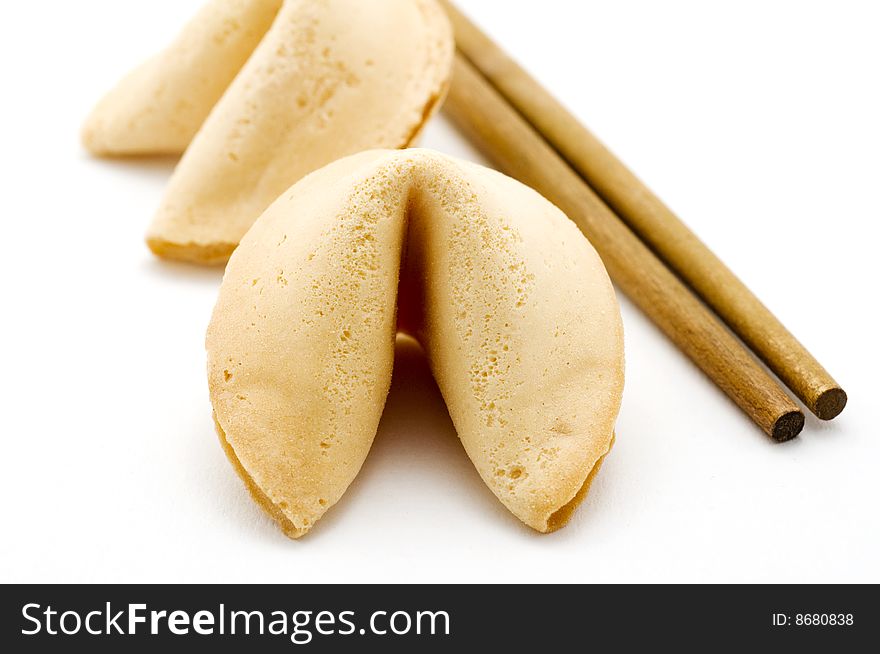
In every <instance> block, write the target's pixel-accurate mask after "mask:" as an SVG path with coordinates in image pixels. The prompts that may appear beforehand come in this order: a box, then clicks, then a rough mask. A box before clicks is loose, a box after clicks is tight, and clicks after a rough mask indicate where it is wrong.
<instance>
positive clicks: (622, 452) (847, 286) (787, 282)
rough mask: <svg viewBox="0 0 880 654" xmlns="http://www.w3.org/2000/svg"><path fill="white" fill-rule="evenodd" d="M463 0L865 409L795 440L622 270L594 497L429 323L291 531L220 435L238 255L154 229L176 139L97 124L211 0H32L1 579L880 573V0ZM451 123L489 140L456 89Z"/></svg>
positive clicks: (10, 252) (14, 50)
mask: <svg viewBox="0 0 880 654" xmlns="http://www.w3.org/2000/svg"><path fill="white" fill-rule="evenodd" d="M463 4H464V7H465V8H466V9H467V10H468V11H469V12H470V13H471V14H472V16H473V17H474V18H475V19H476V20H477V21H478V22H479V23H480V24H482V25H483V26H484V27H485V28H486V29H487V31H489V32H490V33H491V34H492V35H493V36H495V37H496V38H497V39H498V40H499V41H500V42H501V43H502V44H503V45H504V46H505V47H506V48H507V49H508V50H509V51H510V52H511V53H512V54H513V55H514V56H515V57H517V58H518V59H519V60H520V61H522V62H523V63H524V64H525V65H526V66H527V67H528V68H529V69H530V70H531V71H532V72H533V73H534V74H535V75H536V76H537V77H538V78H539V79H540V80H541V81H543V82H544V83H545V84H546V85H547V86H548V87H549V88H550V89H551V90H552V91H553V92H554V93H556V94H557V95H558V96H559V97H560V98H561V99H562V100H564V101H565V102H566V103H567V104H568V105H569V106H570V107H571V108H572V109H573V110H574V111H575V112H576V113H577V114H578V115H579V116H580V117H581V118H582V119H583V121H584V122H585V123H586V124H587V125H588V126H589V127H590V128H591V129H593V131H595V132H596V133H597V134H598V135H599V136H600V137H601V138H602V139H604V140H605V141H606V143H608V144H609V145H610V146H611V148H612V149H613V150H614V151H615V152H616V153H617V154H618V155H619V156H621V157H622V158H623V159H624V160H625V161H626V162H627V163H628V164H630V165H631V167H632V168H633V169H634V170H635V171H636V172H637V173H638V174H639V175H640V176H641V177H642V178H643V179H644V180H646V181H647V182H648V183H649V185H650V186H652V188H654V189H655V190H656V191H657V192H658V193H659V194H660V195H661V196H662V197H663V198H664V199H665V200H666V201H667V202H668V203H669V204H670V205H671V206H672V207H673V208H674V209H675V210H677V212H678V213H679V214H680V215H681V216H682V217H683V218H684V219H685V220H686V222H688V223H689V224H690V225H691V226H692V227H693V228H694V229H695V230H696V231H697V233H698V234H699V235H700V236H702V237H703V238H704V239H705V240H706V241H707V242H708V243H709V244H710V245H711V246H712V247H713V248H714V249H715V250H716V252H717V253H718V254H720V255H721V257H722V258H723V259H724V260H725V261H726V262H728V264H729V265H730V266H731V267H732V268H733V269H734V270H735V271H737V272H738V273H739V274H740V275H741V276H742V278H743V279H744V280H745V282H746V283H747V284H748V285H749V286H750V287H751V288H752V289H753V290H754V291H755V292H756V293H757V294H758V295H759V297H761V298H762V299H764V300H765V301H766V302H767V304H769V306H770V307H771V308H772V309H773V310H774V311H775V312H776V313H777V315H778V316H779V317H780V318H781V319H782V320H783V322H784V323H785V324H786V325H788V326H789V327H790V328H791V329H792V331H793V332H794V333H795V334H797V335H798V337H799V338H801V340H802V341H803V342H804V343H805V344H806V345H807V346H808V347H809V348H811V350H812V351H813V352H814V354H815V355H816V356H817V357H818V358H819V359H820V360H821V361H822V362H823V363H824V364H825V365H826V366H827V367H828V368H829V369H830V370H831V371H832V373H833V374H834V375H835V376H836V377H837V378H838V380H839V381H840V382H841V383H842V384H843V385H844V387H845V388H846V390H847V391H848V392H849V396H850V405H849V407H848V408H847V410H846V411H845V412H844V414H843V415H842V416H841V417H840V418H839V419H838V420H836V421H835V422H833V423H830V424H820V423H819V422H818V421H817V420H815V419H814V418H812V417H808V419H807V427H806V430H805V431H804V433H803V435H802V436H801V437H800V438H799V439H797V440H795V441H793V442H790V443H787V444H783V445H778V444H774V443H772V442H771V441H770V440H769V439H768V438H766V437H765V436H764V435H763V434H762V433H761V432H760V431H758V429H757V428H755V427H754V426H753V425H752V424H751V423H750V422H749V421H748V420H747V419H746V418H745V417H744V415H743V414H741V413H740V412H739V411H738V410H737V409H736V408H735V407H734V406H733V405H732V403H731V402H730V401H729V400H728V399H727V398H726V397H725V396H724V395H723V394H721V393H720V392H719V391H718V390H717V389H716V388H715V387H714V386H713V385H712V384H711V383H710V382H709V381H707V379H705V378H704V377H703V376H702V375H701V374H700V373H699V372H698V370H697V369H696V368H695V367H694V366H693V365H692V364H691V363H689V362H688V361H687V360H686V359H685V358H683V356H682V355H681V354H679V352H678V351H676V350H675V349H674V348H673V347H672V346H671V345H670V344H669V343H668V342H667V341H666V339H665V338H664V337H663V336H662V335H661V334H660V333H658V331H657V330H656V329H655V328H654V327H653V326H652V325H651V324H650V323H649V322H648V321H647V320H646V319H645V318H644V317H643V316H642V315H641V314H640V313H639V312H638V311H637V310H635V309H634V308H633V306H632V305H631V304H630V303H629V302H628V301H627V300H626V299H625V298H622V299H621V301H622V309H623V316H624V323H625V327H626V346H627V385H626V392H625V396H624V402H623V408H622V411H621V414H620V419H619V421H618V426H617V434H618V438H617V445H616V447H615V449H614V451H613V453H612V454H611V456H610V457H609V458H608V460H607V463H606V465H605V467H604V468H603V470H602V472H601V474H600V476H599V477H598V480H597V482H596V484H595V485H594V486H593V490H592V492H591V493H590V495H589V497H588V498H587V500H586V502H585V503H584V505H583V506H582V507H581V508H580V510H579V511H578V512H577V514H576V516H575V518H574V520H573V521H572V523H571V524H570V525H569V526H568V527H567V528H565V529H563V530H562V531H560V532H558V533H555V534H552V535H549V536H542V535H538V534H536V533H533V532H531V531H530V530H528V529H527V528H525V527H523V526H521V525H520V524H519V523H518V521H517V520H516V519H515V518H513V517H512V516H511V515H509V514H508V513H507V512H506V510H505V509H503V508H502V506H501V505H500V504H499V503H498V502H497V501H496V499H495V498H494V496H493V495H492V494H491V493H490V492H489V491H488V490H487V489H486V488H485V487H484V486H483V484H482V482H481V481H480V479H479V477H478V476H477V474H476V472H475V471H474V470H473V468H472V466H471V464H470V462H469V461H468V459H467V457H466V456H465V454H464V451H463V450H462V448H461V446H460V444H459V442H458V441H457V438H456V436H455V433H454V430H453V428H452V425H451V423H450V421H449V418H448V417H447V415H446V412H445V409H444V405H443V402H442V399H441V398H440V396H439V394H438V392H437V389H436V387H435V386H434V384H433V382H432V380H431V378H430V375H429V373H428V371H427V368H426V366H425V363H424V361H423V360H422V359H421V358H420V355H419V353H418V352H417V351H413V350H411V349H410V350H404V351H401V352H399V353H398V365H397V367H396V369H395V381H394V385H393V389H392V392H391V396H390V398H389V400H388V405H387V409H386V413H385V416H384V418H383V420H382V424H381V427H380V429H379V433H378V436H377V438H376V442H375V445H374V447H373V450H372V452H371V453H370V456H369V458H368V460H367V462H366V464H365V465H364V468H363V470H362V471H361V474H360V475H359V477H358V478H357V480H356V481H355V483H354V484H353V485H352V486H351V488H350V489H349V491H348V492H347V494H346V495H345V497H344V498H343V500H342V501H341V502H340V503H339V504H338V505H337V506H336V507H334V508H333V509H332V510H331V511H330V512H329V514H327V515H326V516H325V518H324V519H322V520H321V522H320V523H319V524H318V525H317V527H316V528H315V529H314V531H313V532H312V533H311V534H309V535H308V536H307V537H306V538H304V539H302V540H301V541H298V542H293V541H289V540H287V539H286V538H285V537H283V536H282V535H281V533H280V532H279V531H278V530H277V529H276V528H275V526H274V525H273V524H272V523H271V522H270V521H269V520H268V519H267V518H265V517H263V515H262V514H261V513H260V511H259V510H258V509H257V508H256V506H255V505H254V504H253V503H252V502H251V501H250V499H249V498H248V496H247V493H246V492H245V490H244V488H243V487H242V485H241V483H240V482H239V480H238V478H237V477H236V476H235V474H234V473H233V471H232V468H231V467H230V465H229V464H228V463H227V461H226V459H225V457H224V455H223V453H222V452H221V450H220V446H219V444H218V442H217V439H216V437H215V435H214V431H213V426H212V422H211V411H210V405H209V402H208V397H207V389H206V382H205V373H204V364H205V362H204V351H203V337H204V330H205V327H206V324H207V321H208V318H209V314H210V311H211V308H212V305H213V302H214V299H215V296H216V292H217V288H218V285H219V282H220V277H221V271H220V270H218V269H210V270H206V269H202V268H196V267H190V266H186V265H179V264H172V263H163V262H160V261H158V260H156V259H154V258H153V257H152V255H151V254H150V253H149V252H148V250H147V249H146V247H145V246H144V244H143V241H142V235H143V233H144V231H145V229H146V226H147V224H148V222H149V220H150V218H151V214H152V212H153V211H154V209H155V208H156V206H157V204H158V202H159V199H160V197H161V194H162V192H163V187H164V185H165V183H166V181H167V179H168V176H169V175H170V173H171V171H172V168H173V165H174V162H173V161H172V160H159V161H147V160H144V161H122V162H119V161H116V162H114V161H100V160H95V159H91V158H90V157H89V156H87V154H86V153H85V152H84V151H83V150H82V149H81V148H80V146H79V143H78V134H77V133H78V129H79V125H80V123H81V121H82V119H83V118H84V117H85V116H86V114H87V113H88V111H89V110H90V108H91V106H92V104H93V103H94V102H95V101H96V100H97V99H98V98H99V96H100V95H101V94H102V93H103V92H104V91H106V90H107V89H108V88H109V87H110V86H111V85H112V84H114V83H115V82H116V81H117V79H118V77H119V76H120V75H121V74H123V73H124V72H125V71H126V70H127V69H129V68H130V67H131V66H132V65H134V64H135V63H137V62H138V61H139V60H141V59H142V58H144V57H145V56H147V55H148V54H150V53H152V52H153V51H155V50H157V49H158V48H160V47H161V46H162V45H163V44H164V43H165V42H167V41H168V40H170V39H171V38H172V37H173V36H174V34H175V33H176V32H177V30H178V29H179V28H180V26H181V25H182V24H183V22H184V21H185V20H186V19H187V18H188V17H189V16H190V15H191V14H192V13H193V12H194V10H195V9H196V7H197V6H198V5H199V2H198V0H188V1H186V2H184V1H181V0H174V1H171V0H166V1H161V2H133V1H132V2H126V1H120V0H105V1H96V0H91V1H86V0H82V1H79V2H65V1H62V0H55V1H54V2H17V3H14V4H13V3H10V5H9V7H7V8H6V9H5V10H4V17H3V20H2V21H0V66H2V71H0V72H2V77H0V79H2V81H3V86H2V89H3V98H2V103H0V118H2V120H0V130H2V134H0V136H2V139H0V144H2V148H3V151H2V154H3V156H2V160H0V166H2V171H0V173H2V180H3V181H2V216H3V233H4V239H3V252H2V258H0V265H2V280H3V296H2V301H3V305H2V306H3V318H2V322H0V329H2V336H3V341H2V342H3V350H2V359H0V366H2V368H0V370H2V376H0V384H2V397H3V414H2V415H3V419H4V422H3V432H2V457H3V463H2V474H0V498H2V499H0V503H2V505H0V507H2V508H0V525H2V532H3V536H2V556H0V581H4V582H8V581H107V582H135V581H142V582H144V581H146V582H158V581H217V582H219V581H242V582H243V581H254V582H305V581H313V582H315V581H389V582H390V581H404V582H426V581H443V582H453V581H472V582H481V581H497V582H516V581H526V582H532V581H675V582H679V581H680V582H684V581H696V582H701V581H734V582H740V581H743V582H745V581H798V582H800V581H803V582H806V581H874V582H878V581H880V565H878V554H877V552H878V549H880V526H878V508H877V506H878V500H880V493H878V491H880V483H878V477H880V473H878V462H880V438H878V433H877V428H876V424H877V420H878V416H877V409H876V407H877V403H878V398H880V387H878V381H877V368H878V364H880V361H878V356H877V354H878V352H877V341H878V320H877V313H878V309H877V305H878V300H877V291H876V288H875V287H876V283H877V280H878V264H877V260H878V244H877V238H876V237H877V233H878V229H877V222H878V219H880V194H878V191H880V72H878V64H880V39H878V36H877V35H878V29H880V13H878V5H877V3H875V2H862V3H859V2H844V1H840V0H835V1H833V2H832V1H830V0H829V1H827V2H800V1H791V2H782V1H772V2H770V1H761V2H757V1H748V2H736V3H733V2H729V3H720V2H711V3H708V2H700V1H698V0H693V1H689V2H685V1H675V2H663V3H658V2H651V1H650V0H644V1H635V0H626V1H621V0H616V1H615V2H607V1H598V0H596V1H590V2H574V1H564V0H542V1H541V2H540V3H535V2H531V1H529V2H502V1H501V0H483V1H478V0H463ZM423 145H425V146H428V147H434V148H437V149H439V150H443V151H447V152H451V153H454V154H459V155H462V156H465V157H470V158H475V159H479V158H478V156H477V155H476V153H474V152H473V151H472V150H471V149H470V148H469V146H468V145H467V144H466V143H465V142H464V141H463V140H462V139H461V138H460V137H459V136H458V135H457V134H456V133H455V132H454V131H453V130H452V128H451V127H449V125H448V124H447V123H446V122H445V120H444V119H443V118H442V117H440V118H439V119H436V120H435V121H434V122H433V123H432V124H431V126H430V128H429V129H428V131H427V134H426V135H425V138H424V140H423Z"/></svg>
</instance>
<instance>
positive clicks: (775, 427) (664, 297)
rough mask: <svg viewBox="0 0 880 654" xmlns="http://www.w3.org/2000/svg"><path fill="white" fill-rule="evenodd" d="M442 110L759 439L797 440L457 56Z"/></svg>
mask: <svg viewBox="0 0 880 654" xmlns="http://www.w3.org/2000/svg"><path fill="white" fill-rule="evenodd" d="M445 107H446V111H447V113H448V114H449V115H450V117H451V118H452V119H453V121H454V122H455V123H456V124H457V125H458V127H459V128H460V129H461V130H462V131H463V132H464V133H465V134H466V135H467V136H468V137H469V138H470V139H471V140H472V141H473V142H474V143H475V144H476V145H477V146H478V147H479V148H481V149H482V150H483V152H485V153H486V154H487V155H488V157H489V158H490V159H492V160H493V161H494V162H495V164H496V165H498V166H499V167H500V168H501V169H502V171H503V172H506V173H507V174H509V175H511V176H513V177H515V178H517V179H519V180H520V181H522V182H523V183H525V184H527V185H529V186H531V187H533V188H534V189H535V190H537V191H538V192H539V193H541V194H543V195H544V196H545V197H547V198H548V199H549V200H550V201H551V202H553V203H555V204H556V205H557V206H558V207H559V208H560V209H561V210H562V211H564V212H565V213H566V214H567V215H568V217H569V218H571V220H572V221H574V223H575V224H576V225H577V226H578V227H579V228H580V229H581V231H582V232H583V233H584V234H585V235H586V236H587V238H588V239H589V240H590V242H591V243H592V244H593V246H594V247H595V248H596V251H597V252H598V253H599V256H601V257H602V260H603V261H604V263H605V266H606V267H607V269H608V272H609V274H610V276H611V278H612V279H613V280H614V282H615V283H616V284H617V285H618V286H619V287H620V288H621V289H622V290H623V292H624V293H626V294H627V295H628V296H629V297H630V299H631V300H632V301H633V302H635V304H636V305H637V306H638V307H639V308H640V309H641V310H642V311H644V312H645V314H647V315H648V317H649V318H650V319H651V320H652V321H653V322H654V323H656V324H657V326H658V327H660V329H661V330H662V331H663V332H664V333H665V334H666V335H667V336H668V337H669V338H670V339H671V340H672V341H673V342H674V343H675V344H676V345H677V346H678V348H679V349H681V350H682V352H684V353H685V354H686V355H687V356H688V357H690V359H691V360H692V361H693V362H694V363H696V364H697V366H698V367H699V368H700V369H702V370H703V371H704V372H705V373H706V374H707V375H708V376H709V377H710V378H711V379H712V381H714V382H715V383H716V384H717V385H718V386H719V387H720V388H721V389H722V390H723V391H724V392H725V393H726V394H727V395H728V396H729V397H730V398H731V399H732V400H733V401H734V402H736V404H737V405H739V407H740V408H742V410H743V411H745V412H746V413H747V414H748V416H749V417H750V418H751V419H752V420H753V421H754V422H755V423H756V424H757V425H758V426H759V427H761V429H763V430H764V432H765V433H767V434H769V435H770V436H772V437H773V438H774V439H776V440H777V441H785V440H788V439H790V438H794V437H795V436H797V434H798V433H800V431H801V429H803V426H804V414H803V413H802V412H801V411H800V409H799V408H798V407H797V405H796V404H795V403H794V401H793V400H792V399H791V398H789V397H788V395H787V394H786V393H785V392H784V391H783V390H782V389H781V388H780V387H779V385H778V384H777V383H776V382H775V381H774V380H773V379H772V378H771V377H770V376H769V375H768V373H767V372H766V371H765V370H764V369H763V368H762V367H761V366H760V365H759V364H758V362H757V361H756V360H755V358H754V357H752V356H751V355H750V354H749V353H748V352H747V351H746V350H745V348H744V347H743V346H742V345H741V344H740V342H739V341H737V340H736V338H735V337H734V336H733V335H732V334H731V333H730V332H729V331H728V330H727V329H726V328H725V327H724V325H722V324H721V322H720V321H718V319H717V318H716V317H715V316H714V315H713V314H712V313H711V312H710V311H709V310H708V309H707V308H706V307H705V305H703V304H702V303H701V302H700V301H699V300H698V299H697V298H696V297H695V296H694V295H693V294H692V293H691V292H690V291H689V290H688V289H687V287H685V286H684V284H683V283H682V282H681V281H680V280H679V279H678V278H677V277H676V276H675V275H674V274H673V273H672V272H671V271H670V270H669V269H668V268H666V266H664V265H663V263H662V262H661V261H660V259H658V258H657V257H656V256H655V255H654V254H653V253H652V252H651V251H650V250H649V249H648V247H647V246H646V245H645V244H644V243H642V242H641V241H640V240H639V239H638V237H637V236H636V235H635V234H634V233H633V232H632V231H631V230H630V229H629V228H628V227H627V226H626V225H625V224H624V223H623V222H621V221H620V219H618V218H617V216H616V215H615V214H614V213H613V212H612V211H611V210H610V209H609V208H608V207H607V206H605V204H604V203H603V202H602V200H600V199H599V197H598V196H597V195H596V194H595V193H594V192H593V191H592V190H591V189H590V187H589V186H587V184H586V183H585V182H584V181H583V180H582V179H581V178H580V176H579V175H578V174H577V173H576V172H575V171H574V170H572V168H571V167H570V166H569V165H568V164H567V163H566V162H565V161H563V159H562V158H561V157H560V156H559V155H558V154H557V153H556V151H555V150H553V148H551V147H550V146H549V145H548V144H547V142H546V141H544V139H543V138H542V137H541V136H540V135H539V134H538V133H537V132H536V131H535V130H534V128H533V127H532V126H531V125H530V124H529V123H528V122H526V121H525V119H523V118H522V116H520V115H519V113H517V112H516V110H515V109H513V108H512V107H511V106H510V105H509V104H508V103H507V102H506V101H505V100H504V98H503V97H502V96H501V95H500V94H499V93H498V92H497V91H496V90H495V89H494V87H492V85H491V84H489V82H488V81H487V80H486V79H485V78H484V77H482V75H480V73H479V72H477V70H476V69H475V68H474V67H473V66H472V65H471V64H470V63H469V62H468V60H467V59H465V58H464V57H463V56H462V55H461V53H460V52H457V53H456V58H455V69H454V72H453V82H452V86H451V88H450V91H449V96H448V98H447V100H446V104H445Z"/></svg>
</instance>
